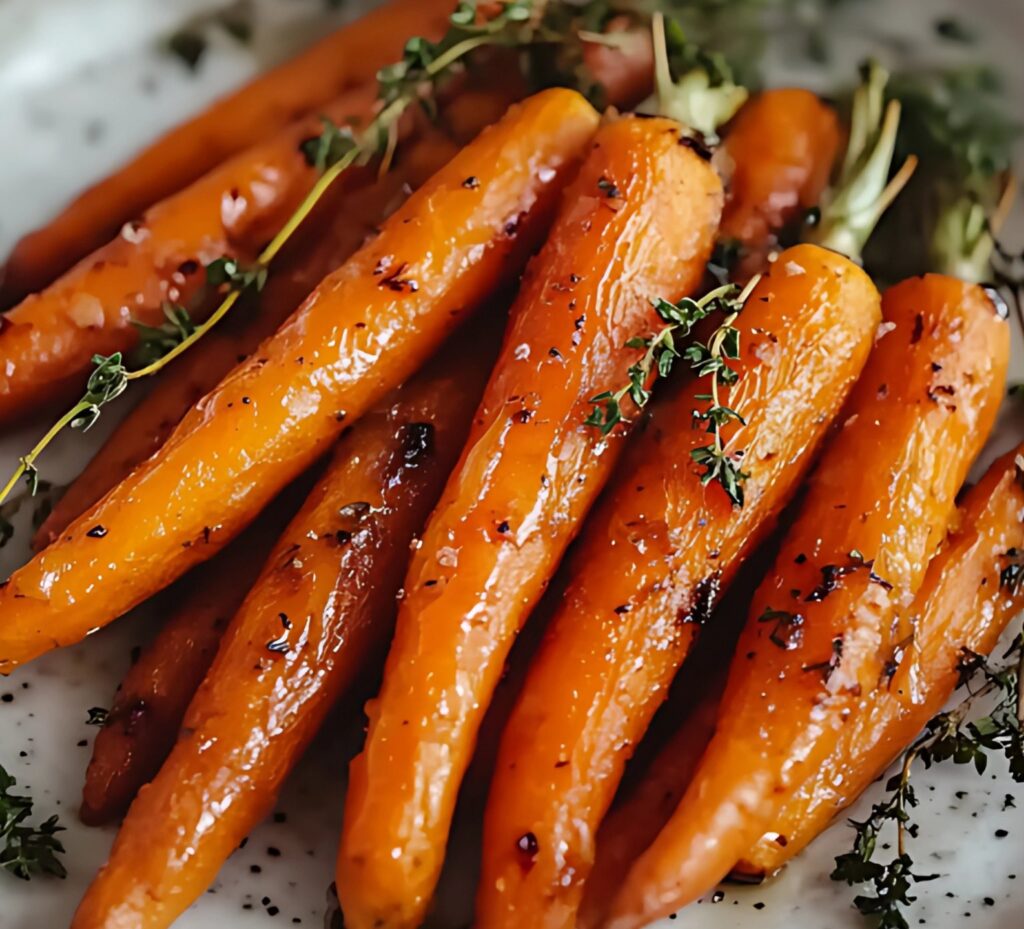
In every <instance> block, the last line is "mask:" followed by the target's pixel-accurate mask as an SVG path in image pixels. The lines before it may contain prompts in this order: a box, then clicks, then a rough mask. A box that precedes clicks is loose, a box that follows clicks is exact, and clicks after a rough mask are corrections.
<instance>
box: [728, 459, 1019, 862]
mask: <svg viewBox="0 0 1024 929" xmlns="http://www.w3.org/2000/svg"><path fill="white" fill-rule="evenodd" d="M1022 454H1024V447H1018V448H1017V449H1015V450H1014V451H1012V452H1010V453H1008V454H1006V455H1004V456H1003V457H1002V458H1000V459H999V460H998V461H997V462H995V463H994V464H993V465H992V467H991V468H989V470H988V472H987V473H986V474H985V477H984V478H982V480H981V482H980V483H979V484H978V485H977V486H976V487H974V488H972V489H971V490H970V491H969V492H968V493H967V496H966V498H965V499H964V502H963V504H962V505H961V506H960V508H959V511H958V513H957V518H956V528H955V529H954V530H953V532H952V533H951V534H950V535H949V537H948V538H947V539H946V541H945V543H944V546H943V548H942V550H941V551H940V552H939V554H938V555H936V556H935V558H934V559H933V560H932V563H931V564H930V565H929V566H928V574H927V575H926V576H925V580H924V584H923V585H922V586H921V589H920V591H918V594H917V597H916V599H915V600H914V603H913V605H912V606H911V607H910V608H909V609H908V610H907V611H906V616H907V618H908V620H909V622H908V623H907V624H906V626H907V627H909V628H911V629H913V631H914V640H913V643H912V644H910V645H908V646H907V647H906V648H904V649H903V652H904V655H903V660H902V661H901V662H900V664H899V666H898V667H897V668H895V669H894V671H893V673H892V677H891V680H890V682H889V683H887V684H885V686H883V687H880V688H878V689H876V690H875V691H873V692H872V693H871V694H870V695H869V696H868V697H867V698H866V699H865V700H864V701H863V702H862V703H861V704H860V705H859V706H858V707H857V708H856V710H855V711H854V716H853V719H852V720H851V721H848V722H847V723H846V725H845V726H844V727H843V729H842V732H841V733H840V735H839V741H838V743H837V744H836V748H835V750H834V751H833V752H832V754H831V755H830V756H829V757H828V758H827V759H826V760H825V761H824V763H823V765H822V766H821V767H820V768H819V769H818V770H817V771H815V774H814V777H813V778H812V779H808V780H807V781H806V782H805V783H804V784H803V785H801V788H800V790H799V791H798V792H797V793H796V794H795V795H794V796H793V797H792V798H791V799H790V800H789V802H787V803H786V804H785V805H784V806H783V808H782V810H781V812H780V813H779V815H778V816H777V817H776V818H775V819H774V820H773V822H772V833H771V835H770V837H763V838H762V839H761V840H760V841H759V842H758V844H757V845H756V846H755V847H754V849H753V850H752V852H751V853H749V854H748V855H747V856H746V858H745V859H744V860H743V861H741V862H740V864H739V865H738V866H737V868H736V869H734V870H735V871H736V872H737V873H738V874H740V875H742V876H745V877H748V878H749V877H751V876H754V877H764V876H766V875H769V874H772V873H774V872H775V871H777V870H778V869H779V868H780V867H781V866H782V865H783V864H785V862H786V861H788V860H789V859H790V858H792V857H793V856H794V855H796V854H797V853H799V852H800V851H801V850H802V849H803V848H804V847H805V846H806V845H807V843H808V842H810V841H811V840H812V839H814V838H815V837H816V836H817V835H818V834H819V833H820V832H822V830H824V829H825V827H826V826H828V824H829V822H830V821H831V820H832V818H833V817H834V816H835V815H836V814H837V813H839V812H840V811H841V810H843V809H845V808H846V807H847V806H848V805H849V804H850V803H852V802H853V801H854V800H855V799H856V798H857V797H858V796H859V795H860V794H861V793H862V792H863V791H864V790H865V789H867V787H868V786H869V785H870V784H871V783H872V782H873V781H874V780H875V779H876V778H877V777H878V776H879V774H881V773H882V772H883V771H884V770H885V768H886V767H888V765H889V764H890V763H891V762H892V760H893V759H894V758H895V757H896V755H897V754H898V753H899V752H901V751H902V750H903V749H904V748H906V747H907V745H909V744H910V742H911V741H912V740H913V739H914V737H915V736H916V735H917V734H918V733H919V732H921V730H922V729H924V727H925V725H926V724H927V722H928V721H929V720H930V719H931V718H932V717H934V716H935V715H936V714H937V713H938V712H939V711H940V710H941V709H942V707H943V706H944V705H945V703H946V701H947V700H948V699H949V697H950V696H951V695H952V693H953V691H954V690H955V689H956V686H957V681H958V678H959V675H958V671H957V667H958V664H959V662H960V659H961V657H962V655H963V650H964V649H969V650H970V651H972V652H974V653H976V654H980V655H988V654H989V653H990V652H992V650H993V649H994V648H995V647H996V644H997V643H998V641H999V637H1000V635H1001V634H1002V632H1003V630H1004V629H1005V628H1006V626H1007V624H1008V623H1009V622H1010V621H1011V620H1012V619H1014V618H1015V617H1017V616H1019V615H1020V612H1021V609H1022V608H1024V591H1021V590H1019V589H1018V590H1016V591H1015V590H1013V589H1012V588H1007V587H1006V585H1004V584H1002V583H1001V578H1000V574H1001V572H1002V570H1003V568H1005V567H1006V564H1007V561H1006V556H1007V553H1008V552H1010V551H1012V550H1014V549H1015V550H1017V551H1021V550H1024V523H1022V522H1021V513H1022V512H1024V484H1022V482H1021V457H1020V456H1021V455H1022ZM887 676H888V674H887Z"/></svg>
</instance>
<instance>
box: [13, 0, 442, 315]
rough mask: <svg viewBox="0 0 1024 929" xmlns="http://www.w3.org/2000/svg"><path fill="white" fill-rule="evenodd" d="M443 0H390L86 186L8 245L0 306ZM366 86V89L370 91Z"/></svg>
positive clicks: (350, 82) (371, 61)
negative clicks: (49, 217)
mask: <svg viewBox="0 0 1024 929" xmlns="http://www.w3.org/2000/svg"><path fill="white" fill-rule="evenodd" d="M453 7H454V3H453V2H452V0H392V2H390V3H387V4H386V5H384V6H382V7H381V8H380V9H377V10H374V11H372V12H370V13H368V14H367V15H366V16H364V17H363V18H362V19H359V20H357V21H356V22H354V23H352V24H351V25H349V26H346V27H345V28H343V29H339V30H338V31H337V32H335V33H332V34H331V35H329V36H327V38H325V39H323V40H322V41H320V42H318V43H317V44H316V45H314V46H313V47H312V48H310V49H308V50H306V51H304V52H303V53H302V54H300V55H299V56H298V57H296V58H294V59H292V60H291V61H288V62H286V63H285V64H283V65H281V66H280V67H277V68H274V69H273V70H271V71H268V72H267V73H266V74H263V75H261V76H260V77H258V78H256V79H255V80H253V81H251V82H250V83H248V84H246V85H245V86H244V87H242V88H241V89H240V90H237V91H235V92H234V93H232V94H229V95H228V96H227V97H225V98H224V99H222V100H219V101H217V102H216V103H214V104H213V106H211V107H209V108H208V109H206V110H205V111H203V112H202V113H200V114H199V115H198V116H196V117H194V118H192V119H190V120H188V121H187V122H185V123H183V124H182V125H180V126H178V127H177V128H175V129H172V130H171V131H170V132H169V133H167V134H166V135H164V136H163V137H162V138H160V139H158V140H157V141H156V142H155V143H153V144H152V145H150V146H148V147H147V148H145V149H144V150H143V151H142V152H140V153H139V154H138V155H136V156H135V157H134V158H133V159H132V160H131V161H129V162H128V163H127V164H126V165H124V166H123V167H122V168H120V169H119V170H118V171H116V172H115V173H114V174H113V175H111V176H110V177H108V178H106V179H105V180H103V181H101V182H100V183H98V184H95V185H94V186H92V187H90V188H89V189H88V190H87V191H85V193H83V194H81V195H80V196H79V197H78V198H77V199H75V200H74V201H73V202H72V203H71V204H70V205H69V206H67V207H66V208H65V209H64V210H62V211H61V213H60V214H59V215H57V216H56V217H55V218H54V219H52V220H51V221H50V222H48V223H47V224H46V225H45V226H43V227H42V228H40V229H38V230H36V231H35V232H32V233H30V234H28V235H26V236H25V237H24V238H23V239H22V240H21V241H20V242H18V244H17V245H16V246H15V248H14V251H13V252H12V253H11V255H10V257H9V258H8V260H7V264H6V267H5V268H4V271H3V274H2V289H0V307H8V306H11V305H12V304H13V303H15V302H17V301H18V300H21V299H22V298H23V297H25V296H26V295H27V294H29V293H32V292H34V291H37V290H41V289H42V288H44V287H47V286H48V285H49V284H50V283H51V282H52V281H53V280H54V279H55V278H56V277H57V276H58V275H60V274H63V273H64V272H65V271H67V270H68V268H70V267H71V266H72V265H73V264H75V262H77V261H78V260H79V259H81V258H84V257H85V256H86V255H88V254H89V253H90V252H91V251H93V250H94V249H97V248H99V247H100V246H101V245H103V243H104V242H107V241H108V240H110V239H111V238H113V237H114V236H115V235H117V230H118V229H119V228H120V227H121V226H122V225H124V224H125V223H127V222H129V221H130V220H133V219H136V218H138V217H139V216H141V215H142V214H143V213H145V212H146V210H148V209H149V208H150V207H151V206H152V205H153V204H154V203H157V202H158V201H160V200H163V199H165V198H167V197H170V196H171V195H172V194H175V193H177V192H178V191H179V190H181V189H182V188H183V187H186V186H188V185H189V184H191V183H192V182H193V181H195V180H196V179H197V178H199V177H201V176H202V175H204V174H206V172H207V171H210V170H212V169H213V168H215V167H216V166H217V165H219V164H220V163H221V162H223V161H226V160H227V159H229V158H231V157H232V156H233V155H235V154H237V153H238V152H240V151H242V150H243V149H246V148H249V147H250V146H252V145H256V144H257V143H259V142H261V141H262V140H264V139H266V138H268V137H269V136H271V135H272V134H273V133H274V132H275V131H277V130H279V129H282V128H283V127H284V126H285V125H287V124H288V123H290V122H291V121H292V120H294V119H297V118H299V117H302V116H304V115H306V114H309V113H312V112H314V111H316V110H317V109H318V108H321V107H324V106H327V105H328V104H329V103H330V101H331V100H332V99H333V98H334V97H336V96H338V95H339V94H343V93H346V92H348V91H350V90H353V89H354V88H355V87H356V85H360V84H362V85H367V88H368V89H369V88H371V87H372V85H373V83H374V78H375V77H376V73H377V70H378V69H379V68H382V67H383V66H384V65H386V64H389V63H390V62H392V61H394V60H396V59H397V58H399V57H401V53H402V45H403V43H404V42H405V40H406V37H407V36H409V35H423V36H426V37H427V38H432V39H433V38H437V37H438V36H440V35H441V34H442V33H443V31H444V28H445V25H446V24H447V16H448V14H449V13H450V12H451V10H452V8H453ZM370 92H371V93H372V90H370Z"/></svg>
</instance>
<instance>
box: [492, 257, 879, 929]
mask: <svg viewBox="0 0 1024 929" xmlns="http://www.w3.org/2000/svg"><path fill="white" fill-rule="evenodd" d="M796 268H799V269H800V271H799V273H794V269H796ZM879 303H880V298H879V296H878V292H877V291H876V290H875V288H874V285H873V284H872V283H871V281H870V280H869V279H868V278H867V276H866V275H865V274H864V273H863V272H862V271H861V270H860V269H859V268H857V267H856V266H854V265H853V264H851V263H850V262H849V261H847V260H846V259H844V258H842V257H840V256H838V255H836V254H835V253H833V252H829V251H826V250H824V249H820V248H817V247H815V246H798V247H796V248H794V249H791V250H790V251H788V252H786V253H784V255H783V256H782V258H780V260H779V261H778V262H777V263H776V264H775V265H774V266H773V268H772V271H771V273H770V274H769V275H768V276H767V277H765V278H764V279H763V280H762V281H761V282H760V283H759V284H758V286H757V288H756V289H755V290H754V292H753V294H752V296H751V297H750V299H749V300H748V302H747V304H746V308H745V309H744V311H743V312H742V313H741V314H740V316H739V319H738V322H737V326H738V328H739V329H740V332H741V336H740V342H741V346H742V358H741V359H740V360H739V361H738V362H736V363H735V367H736V370H737V371H738V372H739V375H740V377H739V381H738V383H737V385H736V386H735V387H734V388H732V389H731V390H730V391H729V396H728V398H724V399H722V403H723V404H725V405H726V406H729V407H730V408H733V409H737V410H739V411H741V412H742V414H743V415H744V416H745V417H747V418H748V423H747V425H746V426H743V427H740V428H738V429H737V430H736V431H735V432H734V433H732V434H731V435H730V437H729V440H728V441H729V447H730V448H733V449H742V450H743V451H744V455H743V459H742V460H743V466H744V469H745V470H746V471H748V472H750V475H751V476H750V478H749V479H748V480H747V482H746V488H745V489H746V493H747V501H746V503H745V505H744V506H743V507H742V508H737V507H733V506H732V504H731V503H730V502H729V499H728V497H727V496H726V494H725V492H724V490H723V489H722V488H721V487H720V486H718V485H717V484H714V485H709V486H707V487H704V486H702V485H701V480H700V473H699V469H698V468H697V467H696V466H695V465H694V463H693V461H692V459H691V455H690V452H691V451H692V450H693V449H696V448H699V447H702V446H705V445H707V444H708V440H709V436H708V434H707V432H706V429H705V426H704V425H703V424H699V423H697V424H694V423H692V420H691V416H692V411H693V410H695V409H700V408H701V401H700V400H699V399H698V398H697V395H698V394H703V393H706V392H707V389H708V387H707V383H706V382H705V381H703V380H702V379H698V380H691V381H690V383H689V384H687V385H686V386H685V387H684V388H683V389H681V390H679V391H677V392H676V393H675V394H674V395H672V396H670V397H667V398H666V399H665V401H664V402H663V403H661V404H659V406H658V407H657V408H656V410H655V412H654V415H653V418H652V420H651V423H650V425H649V426H648V428H647V430H646V431H645V432H644V434H643V435H642V436H640V437H639V439H638V440H637V441H636V444H635V446H634V447H633V448H632V449H631V451H630V453H629V455H628V456H627V460H626V461H625V462H624V463H623V467H622V470H621V476H620V477H618V478H617V479H616V483H615V485H614V487H613V489H612V490H611V491H610V493H609V495H608V496H607V497H606V500H605V502H604V503H603V504H602V506H601V508H600V509H599V510H598V512H597V513H595V515H594V517H593V519H592V520H591V521H590V522H589V523H588V528H587V533H586V536H585V538H584V539H583V542H582V544H581V547H580V549H579V551H578V552H577V554H576V555H575V556H574V563H573V573H572V582H571V584H570V587H569V590H568V592H567V594H566V596H565V599H564V600H563V605H562V609H561V610H560V611H559V613H558V614H557V615H556V617H555V619H554V622H553V625H552V627H551V629H550V630H549V633H548V636H547V638H546V641H545V643H544V645H543V647H542V649H541V652H540V654H539V655H538V656H537V658H536V659H535V660H534V662H533V665H532V666H531V670H530V675H529V677H528V679H527V683H526V686H525V687H524V689H523V692H522V694H521V695H520V698H519V703H518V705H517V707H516V710H515V712H514V713H513V716H512V719H511V720H510V722H509V724H508V727H507V728H506V730H505V733H504V735H503V738H502V746H501V751H500V754H499V759H498V766H497V770H496V774H495V779H494V782H493V784H492V787H491V796H490V800H489V803H488V809H487V819H486V822H485V831H484V836H485V841H484V849H485V850H484V858H483V875H482V878H481V882H480V890H479V894H478V899H477V924H478V926H480V927H481V929H496V927H504V926H509V927H511V926H515V925H530V926H536V927H538V929H540V927H543V929H554V927H571V926H573V925H574V921H575V916H576V911H577V909H578V907H579V903H580V897H581V894H582V889H583V882H584V880H585V879H586V876H587V873H588V871H589V869H590V867H591V865H592V863H593V860H594V833H595V832H596V831H597V828H598V825H599V824H600V821H601V819H602V818H603V816H604V814H605V812H606V810H607V809H608V807H609V805H610V803H611V801H612V798H613V796H614V793H615V789H616V787H617V786H618V783H619V780H620V779H621V776H622V771H623V767H624V765H625V763H626V761H627V759H628V756H629V754H630V751H629V746H631V745H635V744H636V743H637V742H639V740H640V738H641V737H642V735H643V733H644V732H645V730H646V729H647V726H648V724H649V722H650V720H651V717H652V716H653V714H654V712H655V710H656V709H657V707H658V705H659V704H660V703H661V702H662V701H663V700H664V697H665V695H666V693H667V690H668V687H669V684H670V683H671V681H672V679H673V677H674V676H675V673H676V671H677V669H678V668H679V666H680V665H681V664H682V662H683V660H684V658H685V657H686V655H687V653H688V652H689V650H690V647H691V645H692V644H693V641H694V639H695V637H696V635H697V633H698V630H699V626H700V624H701V623H702V622H703V621H704V620H705V619H706V618H707V613H708V611H709V610H710V608H711V605H712V604H713V602H714V600H715V599H716V597H717V593H718V591H719V589H720V588H722V587H725V586H727V585H728V583H729V581H730V580H731V578H732V576H733V574H734V572H735V570H736V569H737V567H738V566H739V564H740V563H741V561H742V560H743V558H744V556H745V555H746V554H747V553H748V552H749V551H751V550H752V548H753V546H755V545H756V544H757V542H758V541H759V539H760V538H761V537H762V536H763V534H764V533H765V532H766V531H767V530H768V529H769V528H770V523H771V520H772V519H773V518H774V517H775V516H776V514H777V513H778V512H779V510H780V509H781V508H782V507H783V506H784V505H785V503H786V501H787V500H788V498H789V496H790V495H791V493H792V492H793V491H794V490H795V488H796V487H797V486H798V482H799V480H800V478H801V475H802V474H803V471H804V470H805V469H806V468H807V466H808V465H809V463H810V459H811V455H812V454H813V452H814V450H815V448H816V446H817V444H818V443H819V441H820V440H821V438H822V437H823V435H824V433H825V430H826V429H827V427H828V424H829V422H830V420H831V419H832V418H833V417H834V416H835V415H836V413H837V412H838V411H839V409H840V406H841V404H842V403H843V400H844V399H845V397H846V395H847V394H848V392H849V391H850V388H851V387H852V385H853V383H854V381H855V379H856V377H857V375H858V374H859V373H860V370H861V367H862V366H863V364H864V362H865V360H866V359H867V356H868V352H869V350H870V346H871V340H872V336H873V334H874V331H875V328H876V326H877V324H878V320H879V318H880V310H879ZM524 836H525V837H529V838H525V839H524ZM524 845H525V846H526V847H527V849H528V850H529V849H535V850H534V851H529V853H525V852H524V851H523V847H524Z"/></svg>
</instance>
